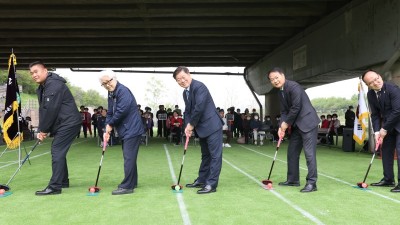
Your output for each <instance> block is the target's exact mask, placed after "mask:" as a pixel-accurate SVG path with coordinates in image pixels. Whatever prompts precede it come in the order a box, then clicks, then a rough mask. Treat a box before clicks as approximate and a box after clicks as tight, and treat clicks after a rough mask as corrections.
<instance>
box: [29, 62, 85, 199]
mask: <svg viewBox="0 0 400 225" xmlns="http://www.w3.org/2000/svg"><path fill="white" fill-rule="evenodd" d="M29 69H30V73H31V76H32V79H33V80H34V81H35V82H36V83H38V84H39V87H38V89H37V91H36V92H37V96H38V100H39V133H38V134H37V138H38V139H39V140H40V141H43V140H44V139H45V138H47V136H48V134H49V133H51V135H52V136H53V137H54V139H53V141H52V143H51V161H52V172H53V173H52V176H51V178H50V182H49V184H48V186H47V187H46V188H45V189H44V190H42V191H37V192H36V195H53V194H61V189H62V188H67V187H69V179H68V166H67V158H66V157H67V153H68V150H69V148H70V146H71V144H72V142H73V141H74V139H75V137H76V135H77V134H78V132H79V131H80V127H81V122H82V120H81V115H80V113H79V111H78V107H77V106H76V104H75V100H74V97H73V96H72V94H71V92H70V90H69V89H68V87H67V85H66V83H67V82H66V80H65V79H64V78H62V77H60V76H59V75H57V74H55V73H52V72H48V71H47V69H46V66H45V65H44V64H43V63H42V62H40V61H36V62H33V63H31V64H30V65H29Z"/></svg>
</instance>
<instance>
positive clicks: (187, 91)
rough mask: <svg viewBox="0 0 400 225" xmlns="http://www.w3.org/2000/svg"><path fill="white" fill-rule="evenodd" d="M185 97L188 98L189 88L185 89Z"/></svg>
mask: <svg viewBox="0 0 400 225" xmlns="http://www.w3.org/2000/svg"><path fill="white" fill-rule="evenodd" d="M186 99H187V100H189V90H188V89H186Z"/></svg>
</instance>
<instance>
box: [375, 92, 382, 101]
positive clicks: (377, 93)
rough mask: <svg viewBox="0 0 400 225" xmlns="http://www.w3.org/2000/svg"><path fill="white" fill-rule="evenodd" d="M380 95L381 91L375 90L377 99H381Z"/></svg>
mask: <svg viewBox="0 0 400 225" xmlns="http://www.w3.org/2000/svg"><path fill="white" fill-rule="evenodd" d="M381 95H382V91H378V92H376V97H377V98H378V101H380V100H381Z"/></svg>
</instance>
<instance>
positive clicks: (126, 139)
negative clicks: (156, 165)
mask: <svg viewBox="0 0 400 225" xmlns="http://www.w3.org/2000/svg"><path fill="white" fill-rule="evenodd" d="M100 83H101V86H103V87H104V88H105V89H107V91H108V111H107V117H106V130H105V133H104V139H105V142H108V140H109V139H110V134H111V131H112V130H113V129H114V132H115V134H116V135H118V137H119V138H120V139H121V143H122V152H123V156H124V174H125V177H124V179H123V180H122V182H121V184H119V185H118V188H117V189H116V190H114V191H112V194H113V195H122V194H130V193H133V189H134V188H136V186H137V184H138V173H137V164H136V160H137V155H138V152H139V145H140V141H141V137H142V134H143V133H145V131H146V130H145V128H144V126H143V123H142V119H141V115H140V113H139V110H137V109H138V107H137V104H136V99H135V96H133V94H132V92H131V91H130V90H129V89H128V88H127V87H126V86H124V85H123V84H121V83H120V82H118V80H117V77H116V76H115V74H114V72H113V71H111V70H109V71H103V72H102V75H101V77H100Z"/></svg>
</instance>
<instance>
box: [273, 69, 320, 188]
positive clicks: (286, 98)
mask: <svg viewBox="0 0 400 225" xmlns="http://www.w3.org/2000/svg"><path fill="white" fill-rule="evenodd" d="M268 79H269V80H270V82H271V84H272V86H273V87H275V88H278V89H279V100H280V105H281V106H280V107H281V123H280V127H279V131H278V135H279V137H280V138H283V137H284V136H285V132H286V130H287V129H288V127H289V126H291V132H292V133H291V135H290V142H289V147H288V151H287V161H288V164H287V165H288V172H287V180H286V181H285V182H280V183H279V185H283V186H300V181H299V159H300V153H301V149H302V148H304V154H305V156H306V161H307V167H308V174H307V177H306V181H307V183H306V185H305V186H304V188H303V189H301V190H300V191H301V192H312V191H316V190H317V176H318V173H317V159H316V148H317V136H318V124H319V122H320V120H319V118H318V115H317V112H316V111H315V109H314V107H313V106H312V105H311V101H310V99H309V98H308V96H307V94H306V92H305V91H304V89H303V88H302V87H301V86H300V85H299V84H298V83H297V82H295V81H291V80H286V78H285V74H284V72H283V70H282V69H281V68H274V69H272V70H271V71H269V72H268Z"/></svg>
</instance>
